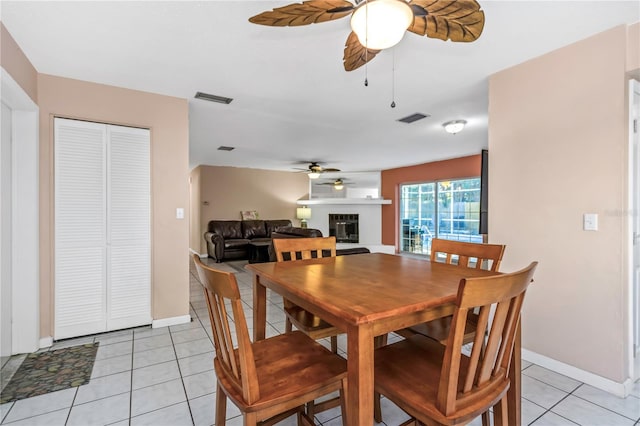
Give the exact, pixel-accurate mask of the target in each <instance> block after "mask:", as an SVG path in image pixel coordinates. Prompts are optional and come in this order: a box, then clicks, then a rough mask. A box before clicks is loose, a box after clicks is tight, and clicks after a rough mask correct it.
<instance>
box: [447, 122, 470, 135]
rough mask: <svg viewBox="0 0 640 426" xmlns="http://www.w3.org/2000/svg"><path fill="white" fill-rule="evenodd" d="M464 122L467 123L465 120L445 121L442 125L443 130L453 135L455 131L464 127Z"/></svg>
mask: <svg viewBox="0 0 640 426" xmlns="http://www.w3.org/2000/svg"><path fill="white" fill-rule="evenodd" d="M466 124H467V120H452V121H447V122H446V123H443V124H442V127H444V130H445V131H446V132H447V133H451V134H452V135H455V134H456V133H458V132H459V131H461V130H462V129H464V126H465V125H466Z"/></svg>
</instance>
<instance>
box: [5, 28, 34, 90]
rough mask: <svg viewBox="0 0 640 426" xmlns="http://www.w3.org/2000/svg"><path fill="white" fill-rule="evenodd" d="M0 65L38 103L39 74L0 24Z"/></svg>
mask: <svg viewBox="0 0 640 426" xmlns="http://www.w3.org/2000/svg"><path fill="white" fill-rule="evenodd" d="M0 65H2V68H4V69H5V70H6V71H7V72H8V73H9V74H11V77H12V78H13V79H14V80H15V81H16V83H18V84H19V85H20V87H22V89H23V90H24V91H25V92H26V93H27V95H29V97H30V98H31V100H32V101H33V102H35V103H38V72H37V71H36V69H35V68H34V67H33V65H31V62H29V59H27V57H26V56H25V55H24V53H23V52H22V49H20V46H18V44H17V43H16V42H15V40H14V39H13V37H11V34H9V32H8V31H7V29H6V28H5V27H4V25H3V24H2V22H0Z"/></svg>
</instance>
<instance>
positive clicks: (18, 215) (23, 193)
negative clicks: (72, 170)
mask: <svg viewBox="0 0 640 426" xmlns="http://www.w3.org/2000/svg"><path fill="white" fill-rule="evenodd" d="M0 76H1V86H2V87H1V93H2V102H4V103H5V105H7V106H8V107H9V108H11V111H12V129H11V131H12V156H13V159H12V161H13V167H12V186H13V188H12V190H13V191H15V192H14V194H12V198H13V200H12V204H13V205H12V211H13V219H12V221H13V224H12V243H11V244H12V249H11V251H12V271H11V274H12V292H11V293H12V294H11V299H12V301H11V304H12V306H13V307H14V309H12V333H11V334H12V345H11V346H12V347H11V352H12V353H14V354H16V353H29V352H35V351H36V350H37V349H38V347H39V346H38V345H39V338H40V287H39V286H40V282H39V274H40V272H39V263H40V262H39V257H38V255H39V250H38V248H39V244H40V241H39V227H38V224H39V207H38V206H39V204H38V203H39V186H38V185H39V162H38V161H39V130H38V115H39V110H38V106H37V105H36V104H35V103H34V102H33V100H32V99H31V98H30V97H29V95H27V93H26V92H25V91H24V90H23V89H22V87H20V85H19V84H18V83H17V82H16V81H15V80H14V79H13V78H12V77H11V75H10V74H9V73H8V72H7V71H6V70H5V69H4V68H2V67H0ZM18 283H19V285H18ZM16 307H19V309H16Z"/></svg>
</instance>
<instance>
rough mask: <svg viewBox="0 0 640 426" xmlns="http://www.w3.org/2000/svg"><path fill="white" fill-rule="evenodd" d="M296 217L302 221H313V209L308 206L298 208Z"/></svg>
mask: <svg viewBox="0 0 640 426" xmlns="http://www.w3.org/2000/svg"><path fill="white" fill-rule="evenodd" d="M296 217H297V218H298V219H302V220H306V219H311V209H310V208H309V207H307V206H304V207H298V208H297V209H296Z"/></svg>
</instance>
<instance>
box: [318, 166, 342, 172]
mask: <svg viewBox="0 0 640 426" xmlns="http://www.w3.org/2000/svg"><path fill="white" fill-rule="evenodd" d="M322 171H323V172H339V171H340V169H332V168H330V167H329V168H326V169H325V168H323V169H322Z"/></svg>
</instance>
